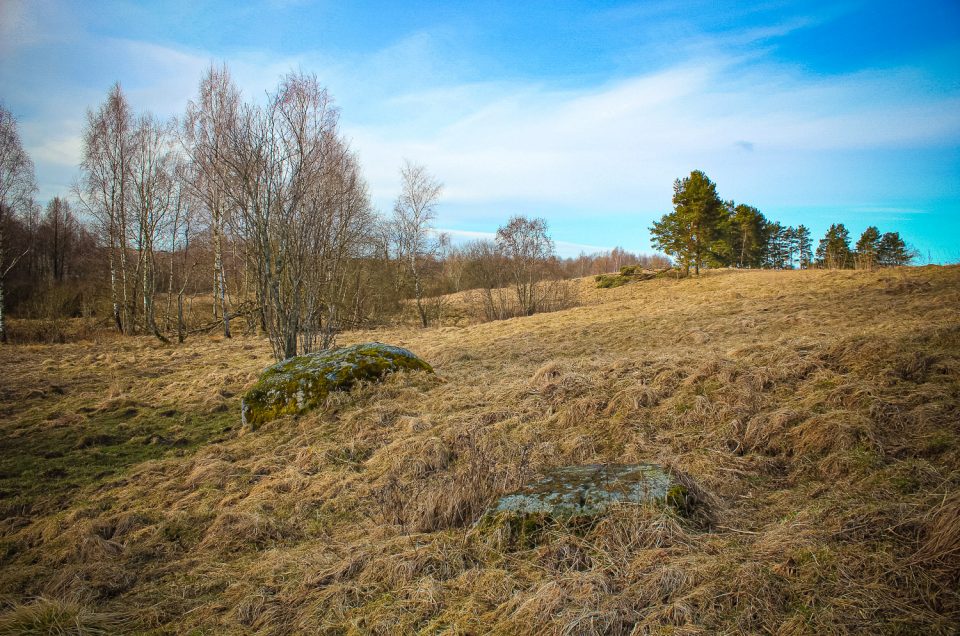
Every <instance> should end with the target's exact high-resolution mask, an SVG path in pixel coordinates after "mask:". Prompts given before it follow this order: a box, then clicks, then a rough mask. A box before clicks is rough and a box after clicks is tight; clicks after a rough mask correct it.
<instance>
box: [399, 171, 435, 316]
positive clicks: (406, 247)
mask: <svg viewBox="0 0 960 636" xmlns="http://www.w3.org/2000/svg"><path fill="white" fill-rule="evenodd" d="M400 183H401V185H400V188H401V189H400V195H399V196H398V197H397V200H396V203H394V205H393V224H394V228H395V235H396V240H397V255H398V257H399V258H400V260H401V262H403V263H405V264H406V272H407V275H408V276H409V279H410V281H411V283H412V286H413V296H414V300H415V302H416V305H417V314H418V315H419V316H420V323H421V325H422V326H424V327H426V326H427V325H428V324H429V322H430V317H429V316H428V313H427V308H426V306H425V305H424V304H423V293H424V292H423V278H424V272H423V267H424V262H423V261H424V259H428V258H432V257H434V256H435V255H436V254H437V252H438V251H439V249H440V241H439V237H438V236H437V235H436V233H435V232H434V229H433V221H434V219H435V218H436V216H437V215H436V207H437V202H438V201H439V200H440V193H441V192H442V191H443V185H442V184H441V183H440V182H439V181H437V180H436V179H435V178H434V177H433V175H431V174H430V173H429V172H428V171H427V169H426V167H424V166H421V165H418V164H415V163H411V162H410V161H406V162H405V163H404V165H403V168H401V169H400Z"/></svg>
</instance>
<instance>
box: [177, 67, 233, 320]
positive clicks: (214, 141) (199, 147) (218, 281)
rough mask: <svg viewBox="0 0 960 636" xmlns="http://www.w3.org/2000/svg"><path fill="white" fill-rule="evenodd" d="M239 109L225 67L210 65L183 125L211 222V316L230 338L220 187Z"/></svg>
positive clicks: (226, 200)
mask: <svg viewBox="0 0 960 636" xmlns="http://www.w3.org/2000/svg"><path fill="white" fill-rule="evenodd" d="M239 106H240V92H239V91H238V90H237V88H236V86H235V85H234V83H233V80H232V78H231V77H230V71H229V70H228V69H227V67H226V65H222V66H220V67H216V66H213V65H211V66H210V68H208V69H207V72H206V74H205V75H204V77H203V79H202V80H201V81H200V92H199V95H198V97H197V100H196V101H191V102H190V104H189V105H188V106H187V116H186V120H185V124H184V133H185V141H186V144H185V145H186V147H187V149H188V152H189V154H190V157H191V163H192V168H193V170H192V175H191V179H190V183H191V184H192V185H193V187H194V189H195V190H196V192H197V194H198V195H199V198H200V200H202V201H203V203H204V207H205V209H206V211H207V214H208V217H209V221H210V238H211V242H212V246H213V299H214V302H213V315H214V318H217V316H218V313H219V316H220V317H222V319H223V335H224V336H225V337H227V338H229V337H230V310H229V309H228V308H227V278H226V269H225V267H224V264H223V239H224V229H225V227H226V224H227V213H228V211H229V209H228V206H229V203H230V198H229V197H228V195H227V193H226V192H224V190H223V188H224V187H226V185H227V182H226V181H225V180H224V179H223V178H218V174H219V175H221V176H222V174H223V172H224V165H223V164H224V161H225V157H224V154H225V152H226V148H227V136H228V135H230V134H232V133H233V132H234V127H235V126H236V123H237V115H238V109H239Z"/></svg>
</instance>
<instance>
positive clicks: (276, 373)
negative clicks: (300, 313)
mask: <svg viewBox="0 0 960 636" xmlns="http://www.w3.org/2000/svg"><path fill="white" fill-rule="evenodd" d="M405 370H406V371H428V372H430V373H433V368H432V367H431V366H430V365H429V364H427V363H426V362H424V361H423V360H421V359H420V358H418V357H417V356H415V355H414V354H413V353H411V352H410V351H407V350H406V349H402V348H400V347H394V346H391V345H386V344H383V343H380V342H367V343H363V344H358V345H353V346H351V347H342V348H340V349H328V350H325V351H318V352H316V353H308V354H306V355H302V356H295V357H293V358H288V359H286V360H283V361H281V362H278V363H277V364H275V365H273V366H271V367H268V368H267V369H266V370H265V371H264V372H263V375H261V376H260V380H259V381H258V382H257V384H256V385H255V386H254V387H253V388H252V389H250V391H248V392H247V394H246V395H245V396H244V397H243V401H242V402H241V407H240V413H241V417H242V418H243V423H244V425H246V426H250V427H253V428H256V427H257V426H259V425H260V424H263V423H265V422H269V421H270V420H273V419H275V418H278V417H280V416H281V415H292V414H294V413H300V412H303V411H306V410H309V409H312V408H315V407H317V406H320V405H321V404H323V402H324V400H325V399H326V397H327V395H329V394H330V392H331V391H343V390H346V389H349V388H350V387H351V386H353V385H354V384H355V383H356V382H358V381H361V380H379V379H380V378H382V377H383V376H385V375H386V374H388V373H393V372H394V371H405Z"/></svg>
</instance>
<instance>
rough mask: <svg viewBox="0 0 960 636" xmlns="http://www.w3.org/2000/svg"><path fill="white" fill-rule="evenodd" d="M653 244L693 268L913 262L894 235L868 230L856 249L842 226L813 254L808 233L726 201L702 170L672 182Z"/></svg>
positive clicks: (838, 266) (844, 266)
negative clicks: (666, 211)
mask: <svg viewBox="0 0 960 636" xmlns="http://www.w3.org/2000/svg"><path fill="white" fill-rule="evenodd" d="M650 234H651V236H652V239H653V245H654V247H656V248H657V249H658V250H661V251H663V252H665V253H666V254H668V255H670V256H672V257H673V258H675V259H676V260H677V261H678V262H679V264H680V265H681V266H682V267H684V269H685V270H686V271H687V273H689V272H690V268H691V267H693V269H694V271H695V273H697V274H699V273H700V268H701V267H737V268H765V269H794V268H797V267H799V268H800V269H808V268H811V267H820V268H831V269H847V268H863V269H869V268H872V267H892V266H897V265H906V264H908V263H909V262H910V261H911V260H912V259H913V253H912V252H911V251H910V250H909V249H908V248H907V246H906V244H905V243H904V241H903V239H901V238H900V234H899V233H898V232H887V233H885V234H882V235H881V234H880V231H879V230H878V229H877V228H876V227H872V226H871V227H869V228H867V229H866V230H865V231H864V233H863V235H862V236H861V237H860V240H859V241H857V244H856V246H855V247H854V248H851V247H850V233H849V231H848V230H847V229H846V228H845V227H844V226H843V224H842V223H836V224H834V225H831V226H830V229H829V230H828V231H827V233H826V235H825V236H824V237H823V238H822V239H820V242H819V244H818V245H817V249H816V252H814V251H813V240H812V237H811V235H810V229H809V228H808V227H806V226H805V225H798V226H796V227H792V226H786V225H783V224H782V223H779V222H778V221H771V220H769V219H767V218H766V217H765V216H764V215H763V213H762V212H760V210H758V209H757V208H755V207H753V206H750V205H746V204H743V203H740V204H738V203H735V202H733V201H724V200H722V199H721V198H720V196H719V195H718V194H717V185H716V184H715V183H714V182H713V181H711V180H710V178H709V177H707V175H706V174H704V173H703V172H702V171H700V170H694V171H693V172H691V173H690V176H689V177H684V178H683V179H677V180H676V181H674V183H673V212H671V213H669V214H665V215H663V216H662V217H661V218H660V220H659V221H655V222H654V224H653V226H652V227H651V228H650Z"/></svg>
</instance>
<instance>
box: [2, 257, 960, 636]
mask: <svg viewBox="0 0 960 636" xmlns="http://www.w3.org/2000/svg"><path fill="white" fill-rule="evenodd" d="M596 298H597V300H596V301H595V302H593V301H591V304H590V305H588V306H583V307H579V308H576V309H572V310H567V311H563V312H557V313H553V314H545V315H538V316H533V317H530V318H521V319H513V320H507V321H503V322H496V323H486V324H480V325H472V326H467V327H441V328H435V329H428V330H413V329H403V330H393V331H378V332H367V333H349V334H345V336H344V337H343V338H342V340H341V342H342V344H350V343H353V342H360V341H364V340H371V339H376V340H381V341H383V342H388V343H391V344H396V345H400V346H404V347H407V348H409V349H411V350H413V351H414V352H415V353H417V354H418V355H420V356H421V357H423V358H424V359H426V360H427V361H428V362H430V363H431V364H433V365H434V367H435V368H436V370H437V372H438V376H437V377H433V376H430V375H427V374H402V375H396V376H393V377H391V378H390V379H388V381H386V382H385V383H383V384H381V385H368V386H361V387H359V388H357V389H355V390H354V391H352V392H351V393H349V394H341V395H338V396H336V397H335V398H333V399H331V400H330V403H329V405H328V408H327V409H326V410H324V411H323V412H315V413H312V414H309V415H306V416H303V417H300V418H285V419H281V420H278V421H276V422H273V423H271V424H269V425H267V426H265V427H263V428H260V429H258V430H256V431H254V432H245V431H243V430H241V428H240V424H239V419H240V417H239V401H240V397H241V395H242V392H243V391H244V389H245V388H247V387H249V386H250V385H251V384H252V382H253V381H254V380H255V378H256V377H257V375H258V374H259V372H260V370H261V369H262V368H263V367H264V366H265V365H267V364H268V363H269V362H270V361H271V360H270V355H269V348H268V346H267V345H266V343H265V342H263V341H260V340H253V339H242V338H238V339H234V340H231V341H223V342H221V341H215V340H207V339H204V340H196V339H195V340H193V341H191V342H189V343H188V344H187V345H185V346H180V347H178V346H168V347H164V346H160V345H159V344H156V343H154V342H152V341H150V340H147V339H141V340H132V339H114V338H105V339H103V340H102V341H99V342H96V343H92V344H91V343H86V344H67V345H60V346H7V347H0V447H2V449H3V450H2V457H0V519H2V521H0V559H2V567H0V604H2V608H3V609H2V611H0V634H8V633H20V632H22V631H23V630H24V629H26V627H27V626H29V625H34V626H38V625H50V624H59V625H61V626H64V627H66V628H69V629H73V628H76V627H78V626H79V628H83V629H87V630H89V631H90V632H92V633H98V632H97V630H100V631H99V633H116V632H146V633H157V634H160V633H191V632H193V633H208V634H222V633H240V634H243V633H251V634H252V633H262V634H285V633H291V632H298V631H301V632H306V633H357V634H365V633H378V634H399V633H415V632H421V633H430V634H433V633H451V634H454V633H460V634H475V633H486V632H490V631H492V632H497V633H511V634H524V633H530V634H533V633H557V634H592V633H614V634H617V633H631V632H632V633H637V634H640V633H671V634H693V633H715V632H732V633H737V632H743V633H767V632H777V633H784V634H807V633H810V634H823V633H846V632H861V633H864V632H865V633H922V634H931V633H951V632H955V631H956V630H957V627H958V624H960V488H958V487H960V424H958V422H960V311H958V310H960V268H956V267H949V268H922V269H905V270H896V271H881V272H839V271H804V272H768V271H757V272H732V271H731V272H727V271H724V272H715V273H710V274H708V275H706V276H703V277H701V278H700V279H684V280H668V279H660V280H650V281H644V282H640V283H636V284H631V285H628V286H625V287H620V288H616V289H610V290H598V291H597V296H596ZM598 462H655V463H661V464H665V465H667V466H669V467H671V468H672V469H673V470H675V471H677V472H678V473H681V474H684V475H686V476H689V477H690V478H691V479H692V480H694V481H695V483H696V484H698V485H699V487H700V488H701V489H703V491H704V493H705V495H704V496H705V497H706V498H707V499H708V500H709V501H710V502H711V513H712V518H711V519H710V520H709V521H701V522H699V523H696V524H695V523H693V522H688V521H685V520H684V519H682V518H680V517H677V516H674V515H673V514H672V513H671V512H664V511H657V510H653V509H649V508H644V507H623V508H622V509H620V510H618V511H616V513H615V514H613V515H611V516H609V517H607V518H606V519H604V520H603V521H602V522H600V523H599V524H597V525H596V526H594V527H592V528H582V527H581V528H576V529H574V528H564V527H560V526H558V527H555V528H552V529H550V531H549V532H548V533H547V535H546V536H545V537H543V539H542V541H541V542H540V543H539V544H537V545H533V546H528V547H522V548H521V547H518V546H512V545H509V544H505V543H504V542H503V541H501V540H499V538H498V537H497V536H495V535H492V534H488V533H484V532H482V531H479V530H476V529H474V527H473V523H474V521H475V520H476V519H477V518H478V517H479V516H480V514H481V513H482V511H483V510H484V508H485V507H486V506H487V505H488V504H489V503H490V501H491V500H492V499H493V498H495V497H496V496H497V495H498V494H501V493H504V492H507V491H509V490H511V489H514V488H516V487H517V486H518V485H519V484H521V483H523V482H524V481H526V480H528V479H530V478H532V477H535V476H536V475H537V473H538V471H540V470H542V469H544V468H546V467H552V466H561V465H567V464H579V463H598ZM69 629H68V630H67V631H69Z"/></svg>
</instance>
